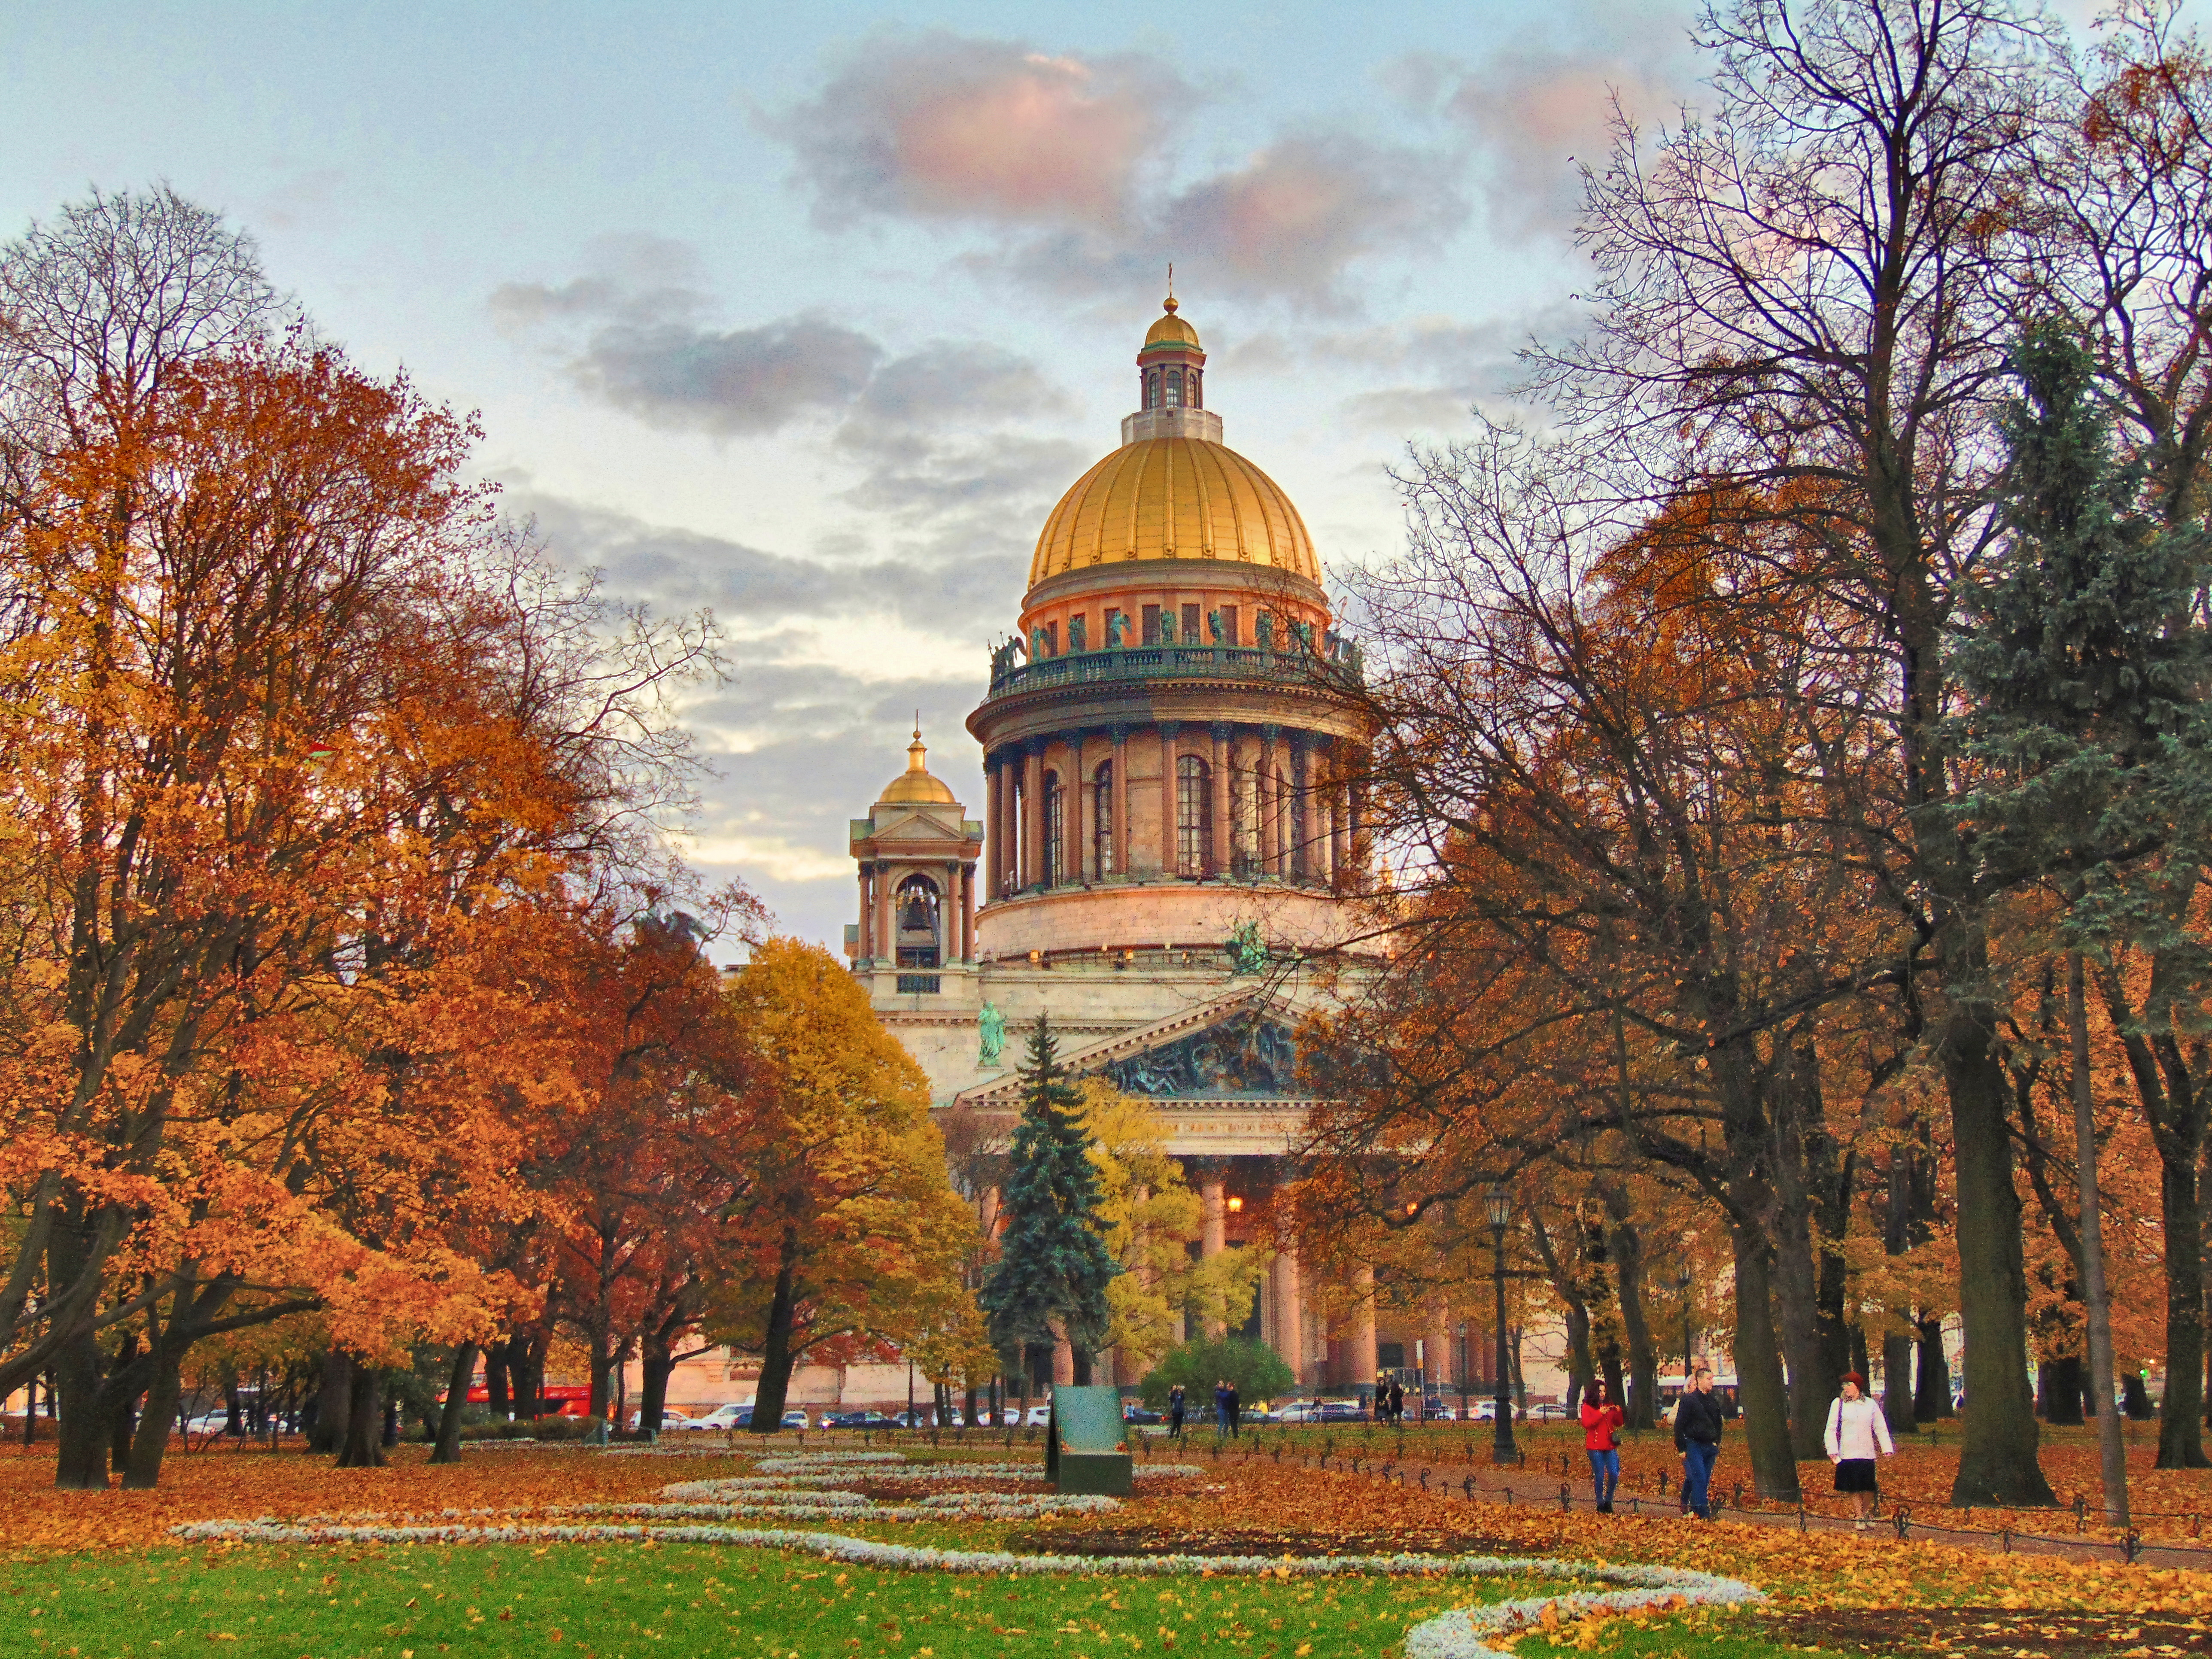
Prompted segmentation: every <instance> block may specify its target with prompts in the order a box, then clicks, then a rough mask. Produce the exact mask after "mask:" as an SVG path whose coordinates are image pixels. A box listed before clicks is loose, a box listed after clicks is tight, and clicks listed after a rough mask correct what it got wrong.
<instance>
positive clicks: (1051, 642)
mask: <svg viewBox="0 0 2212 1659" xmlns="http://www.w3.org/2000/svg"><path fill="white" fill-rule="evenodd" d="M1037 632H1038V633H1040V634H1042V635H1044V653H1045V655H1046V656H1048V657H1056V656H1058V655H1059V654H1060V624H1059V623H1056V622H1048V623H1046V624H1045V625H1044V626H1043V627H1042V628H1041V629H1038V630H1037Z"/></svg>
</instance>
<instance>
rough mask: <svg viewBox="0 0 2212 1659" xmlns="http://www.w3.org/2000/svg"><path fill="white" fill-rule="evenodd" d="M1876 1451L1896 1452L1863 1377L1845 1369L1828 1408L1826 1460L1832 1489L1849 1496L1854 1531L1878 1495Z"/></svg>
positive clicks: (1886, 1454)
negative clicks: (1831, 1471) (1837, 1393)
mask: <svg viewBox="0 0 2212 1659" xmlns="http://www.w3.org/2000/svg"><path fill="white" fill-rule="evenodd" d="M1877 1451H1878V1452H1879V1453H1880V1455H1881V1456H1884V1457H1893V1456H1895V1455H1897V1448H1896V1446H1895V1445H1894V1444H1893V1443H1892V1442H1891V1440H1890V1437H1889V1425H1888V1424H1887V1423H1886V1422H1885V1421H1883V1420H1882V1415H1881V1407H1880V1406H1879V1405H1877V1404H1875V1401H1871V1400H1869V1399H1868V1398H1867V1392H1866V1378H1864V1377H1863V1376H1860V1375H1859V1374H1858V1373H1857V1371H1845V1372H1844V1392H1843V1395H1842V1397H1841V1398H1839V1399H1838V1400H1835V1401H1832V1402H1831V1403H1830V1404H1829V1407H1828V1461H1829V1462H1831V1463H1833V1464H1834V1465H1835V1466H1836V1490H1837V1491H1838V1492H1849V1493H1850V1495H1851V1510H1852V1512H1853V1519H1852V1522H1851V1525H1852V1527H1853V1528H1854V1529H1855V1530H1858V1531H1864V1530H1865V1528H1866V1523H1867V1515H1868V1512H1869V1510H1870V1509H1871V1508H1872V1507H1873V1504H1874V1503H1875V1499H1876V1498H1879V1497H1880V1496H1881V1482H1880V1481H1878V1480H1875V1455H1876V1453H1877Z"/></svg>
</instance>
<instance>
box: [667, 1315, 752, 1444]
mask: <svg viewBox="0 0 2212 1659" xmlns="http://www.w3.org/2000/svg"><path fill="white" fill-rule="evenodd" d="M644 1367H645V1376H644V1391H643V1392H642V1393H641V1394H640V1395H638V1397H637V1426H638V1427H639V1428H640V1429H641V1430H650V1431H653V1433H655V1434H658V1433H659V1432H660V1418H661V1413H663V1412H664V1411H665V1410H666V1409H667V1407H668V1379H669V1378H670V1377H671V1376H674V1375H675V1373H676V1347H675V1345H674V1344H673V1343H671V1342H670V1341H669V1340H667V1339H666V1338H665V1337H664V1336H663V1335H662V1334H660V1333H659V1332H658V1331H651V1332H647V1334H646V1339H645V1351H644ZM755 1400H756V1401H757V1400H758V1391H757V1390H756V1391H755Z"/></svg>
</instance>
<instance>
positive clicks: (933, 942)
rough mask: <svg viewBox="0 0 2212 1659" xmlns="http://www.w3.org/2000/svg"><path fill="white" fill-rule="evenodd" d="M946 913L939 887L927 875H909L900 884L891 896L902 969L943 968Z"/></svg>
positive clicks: (897, 952)
mask: <svg viewBox="0 0 2212 1659" xmlns="http://www.w3.org/2000/svg"><path fill="white" fill-rule="evenodd" d="M943 914H944V912H943V907H942V905H941V904H940V903H939V898H938V891H937V884H936V883H935V882H933V881H932V880H931V879H930V878H928V877H927V876H908V878H906V879H905V880H904V881H902V882H901V883H900V884H898V890H897V891H896V893H894V894H892V896H891V927H892V931H893V933H895V935H896V943H895V946H894V948H895V950H896V955H897V961H898V965H899V966H900V967H902V968H935V967H939V966H940V965H942V964H941V963H940V960H939V954H938V953H939V951H941V950H942V949H943V948H944V944H943V941H944V935H943V933H941V932H940V931H939V930H940V928H941V926H942V921H943Z"/></svg>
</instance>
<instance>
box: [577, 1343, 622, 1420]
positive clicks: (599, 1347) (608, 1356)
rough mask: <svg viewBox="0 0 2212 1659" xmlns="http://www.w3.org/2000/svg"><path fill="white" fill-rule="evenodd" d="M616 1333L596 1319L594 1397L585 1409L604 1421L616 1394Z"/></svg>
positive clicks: (593, 1365) (607, 1416) (586, 1403)
mask: <svg viewBox="0 0 2212 1659" xmlns="http://www.w3.org/2000/svg"><path fill="white" fill-rule="evenodd" d="M614 1365H615V1342H614V1335H613V1334H612V1333H611V1332H610V1331H609V1330H608V1329H607V1328H606V1325H605V1322H603V1321H599V1320H594V1321H593V1322H592V1397H591V1398H590V1400H588V1401H586V1402H585V1406H584V1410H585V1412H586V1414H587V1415H589V1416H592V1417H596V1418H598V1419H599V1421H601V1422H602V1423H604V1422H605V1421H606V1420H607V1419H608V1418H609V1416H610V1415H611V1413H609V1411H608V1409H607V1402H608V1401H610V1400H611V1399H612V1398H613V1396H614V1391H615V1390H614Z"/></svg>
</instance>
